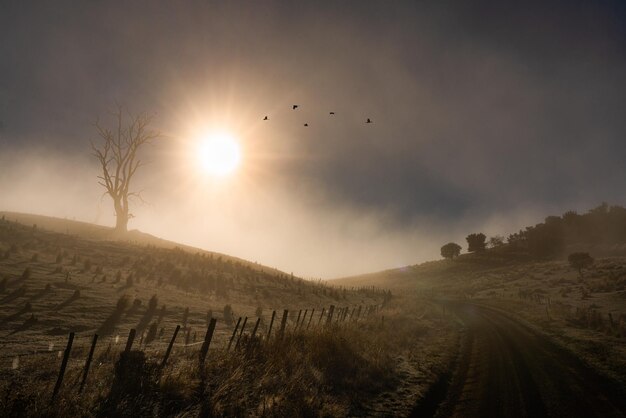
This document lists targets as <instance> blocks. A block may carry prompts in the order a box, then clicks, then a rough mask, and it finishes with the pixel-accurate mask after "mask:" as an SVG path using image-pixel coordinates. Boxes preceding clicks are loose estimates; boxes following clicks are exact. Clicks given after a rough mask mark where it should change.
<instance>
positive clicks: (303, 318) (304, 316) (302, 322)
mask: <svg viewBox="0 0 626 418" xmlns="http://www.w3.org/2000/svg"><path fill="white" fill-rule="evenodd" d="M308 313H309V310H308V309H305V310H304V315H302V321H300V329H302V328H304V321H305V320H306V314H308Z"/></svg>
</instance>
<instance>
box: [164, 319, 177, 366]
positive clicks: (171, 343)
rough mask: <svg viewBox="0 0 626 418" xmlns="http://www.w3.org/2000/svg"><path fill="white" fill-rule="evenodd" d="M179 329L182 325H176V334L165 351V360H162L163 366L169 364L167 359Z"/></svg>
mask: <svg viewBox="0 0 626 418" xmlns="http://www.w3.org/2000/svg"><path fill="white" fill-rule="evenodd" d="M178 331H180V325H176V329H175V330H174V335H172V339H171V340H170V343H169V345H168V346H167V350H166V351H165V355H164V356H163V361H162V362H161V368H163V367H165V365H166V364H167V359H168V358H169V356H170V353H171V352H172V347H173V346H174V341H175V340H176V336H177V335H178Z"/></svg>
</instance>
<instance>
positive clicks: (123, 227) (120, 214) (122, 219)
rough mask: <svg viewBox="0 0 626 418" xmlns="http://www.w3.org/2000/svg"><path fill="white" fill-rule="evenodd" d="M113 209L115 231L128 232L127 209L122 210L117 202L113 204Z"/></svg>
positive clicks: (120, 204)
mask: <svg viewBox="0 0 626 418" xmlns="http://www.w3.org/2000/svg"><path fill="white" fill-rule="evenodd" d="M114 207H115V219H116V220H115V231H116V232H126V231H128V209H124V207H123V206H122V203H121V202H119V201H116V202H114Z"/></svg>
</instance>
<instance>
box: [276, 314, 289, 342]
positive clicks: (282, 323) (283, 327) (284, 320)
mask: <svg viewBox="0 0 626 418" xmlns="http://www.w3.org/2000/svg"><path fill="white" fill-rule="evenodd" d="M288 315H289V310H287V309H285V310H284V311H283V319H282V320H281V321H280V331H279V332H278V337H279V338H283V335H285V325H287V316H288Z"/></svg>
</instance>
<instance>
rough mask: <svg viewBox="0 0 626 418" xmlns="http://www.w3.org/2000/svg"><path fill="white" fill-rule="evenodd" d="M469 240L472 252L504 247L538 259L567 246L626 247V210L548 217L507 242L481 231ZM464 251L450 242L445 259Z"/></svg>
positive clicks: (443, 252)
mask: <svg viewBox="0 0 626 418" xmlns="http://www.w3.org/2000/svg"><path fill="white" fill-rule="evenodd" d="M466 241H467V252H468V253H474V252H481V251H485V250H486V249H488V248H499V247H502V248H503V250H507V251H512V252H522V253H528V254H529V255H532V256H534V257H537V258H550V257H555V256H558V255H560V254H562V253H563V251H564V250H565V248H566V247H567V246H571V245H576V244H583V245H607V246H611V245H617V244H624V243H626V208H624V207H622V206H618V205H609V204H607V203H602V204H601V205H599V206H597V207H595V208H593V209H591V210H589V211H588V212H587V213H584V214H578V213H577V212H575V211H567V212H565V213H564V214H563V215H561V216H548V217H547V218H545V220H544V222H541V223H538V224H536V225H534V226H528V227H526V228H525V229H522V230H520V231H518V232H514V233H512V234H509V236H508V237H507V238H506V240H505V239H504V237H501V236H494V237H491V238H489V239H487V236H486V235H485V234H483V233H482V232H479V233H472V234H469V235H468V236H467V237H466ZM461 249H462V247H461V246H460V245H459V244H457V243H454V242H450V243H447V244H445V245H443V246H442V247H441V256H442V257H444V258H447V259H453V258H454V257H458V256H459V255H460V254H461Z"/></svg>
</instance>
